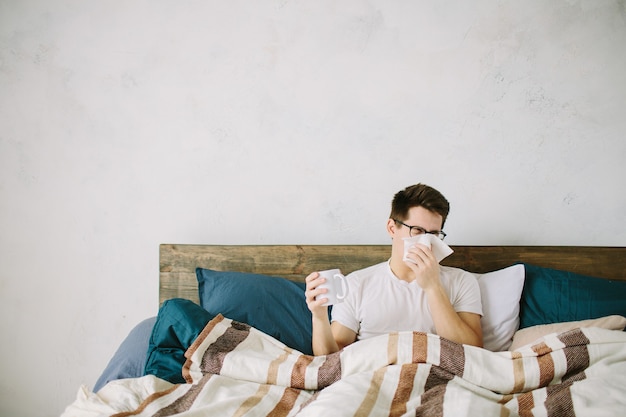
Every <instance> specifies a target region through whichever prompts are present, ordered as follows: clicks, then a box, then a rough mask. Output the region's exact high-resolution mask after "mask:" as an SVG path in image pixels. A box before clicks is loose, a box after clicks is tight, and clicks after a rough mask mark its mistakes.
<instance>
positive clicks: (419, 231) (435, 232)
mask: <svg viewBox="0 0 626 417" xmlns="http://www.w3.org/2000/svg"><path fill="white" fill-rule="evenodd" d="M392 220H393V221H394V222H396V223H400V224H401V225H402V226H406V227H408V228H409V236H411V237H415V236H419V235H423V234H425V233H428V234H429V235H435V236H437V237H438V238H439V239H441V240H444V239H445V238H446V236H448V235H447V234H446V232H444V231H443V230H426V229H424V228H423V227H420V226H409V225H408V224H406V223H404V222H401V221H400V220H398V219H392ZM413 229H415V230H417V233H415V234H414V233H413Z"/></svg>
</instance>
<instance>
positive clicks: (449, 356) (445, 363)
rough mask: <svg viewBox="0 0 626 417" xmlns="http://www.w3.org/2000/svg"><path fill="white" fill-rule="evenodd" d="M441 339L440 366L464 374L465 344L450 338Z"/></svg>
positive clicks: (455, 373)
mask: <svg viewBox="0 0 626 417" xmlns="http://www.w3.org/2000/svg"><path fill="white" fill-rule="evenodd" d="M439 340H440V342H439V345H440V349H441V355H440V356H441V357H440V359H439V366H441V367H442V368H444V369H446V370H447V371H450V372H452V373H453V374H454V375H457V376H463V371H464V370H465V348H463V345H461V344H458V343H454V342H452V341H450V340H448V339H444V338H440V339H439Z"/></svg>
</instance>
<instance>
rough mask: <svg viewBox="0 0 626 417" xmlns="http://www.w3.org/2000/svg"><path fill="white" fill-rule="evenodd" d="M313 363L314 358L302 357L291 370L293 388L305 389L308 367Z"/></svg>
mask: <svg viewBox="0 0 626 417" xmlns="http://www.w3.org/2000/svg"><path fill="white" fill-rule="evenodd" d="M311 362H313V356H308V355H300V356H299V357H298V359H297V360H296V363H295V364H294V366H293V369H292V370H291V384H290V386H291V387H293V388H299V389H304V382H305V378H306V370H307V367H308V366H309V365H310V364H311Z"/></svg>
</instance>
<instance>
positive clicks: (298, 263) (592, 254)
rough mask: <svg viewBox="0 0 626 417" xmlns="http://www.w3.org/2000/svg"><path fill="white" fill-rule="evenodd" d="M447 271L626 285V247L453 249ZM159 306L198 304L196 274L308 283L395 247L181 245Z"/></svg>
mask: <svg viewBox="0 0 626 417" xmlns="http://www.w3.org/2000/svg"><path fill="white" fill-rule="evenodd" d="M452 249H454V253H453V254H452V255H450V256H449V257H448V258H446V259H444V261H443V262H442V264H443V265H448V266H455V267H458V268H462V269H465V270H467V271H471V272H477V273H485V272H489V271H494V270H497V269H500V268H504V267H507V266H509V265H512V264H514V263H517V262H527V263H531V264H534V265H537V266H543V267H547V268H555V269H560V270H565V271H570V272H575V273H579V274H585V275H592V276H596V277H601V278H607V279H615V280H626V247H583V246H452ZM159 252H160V253H159V259H160V279H159V302H160V303H162V302H163V301H165V300H167V299H170V298H177V297H180V298H186V299H189V300H192V301H194V302H196V303H197V302H198V301H199V299H198V284H197V280H196V268H198V267H200V268H207V269H214V270H219V271H239V272H250V273H256V274H264V275H273V276H280V277H284V278H287V279H291V280H295V281H302V280H304V278H305V277H306V276H307V275H308V274H309V273H311V272H313V271H321V270H324V269H331V268H340V269H341V270H342V272H343V273H345V274H347V273H350V272H352V271H355V270H357V269H361V268H365V267H367V266H370V265H374V264H376V263H379V262H383V261H385V260H387V259H388V258H389V256H390V254H391V247H390V246H389V245H177V244H162V245H160V248H159Z"/></svg>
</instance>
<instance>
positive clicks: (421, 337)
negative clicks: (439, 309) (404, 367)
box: [412, 332, 428, 363]
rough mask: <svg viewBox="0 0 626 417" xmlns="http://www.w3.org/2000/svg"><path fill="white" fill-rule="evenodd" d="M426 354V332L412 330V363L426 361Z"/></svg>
mask: <svg viewBox="0 0 626 417" xmlns="http://www.w3.org/2000/svg"><path fill="white" fill-rule="evenodd" d="M427 356H428V336H427V335H426V333H422V332H413V361H412V362H413V363H426V358H427Z"/></svg>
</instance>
